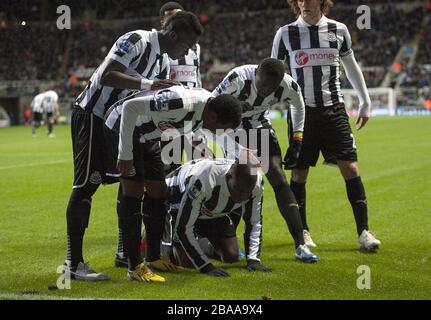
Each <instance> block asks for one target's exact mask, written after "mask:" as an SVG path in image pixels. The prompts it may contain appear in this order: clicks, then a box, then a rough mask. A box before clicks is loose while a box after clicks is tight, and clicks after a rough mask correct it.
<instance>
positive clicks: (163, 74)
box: [156, 53, 171, 80]
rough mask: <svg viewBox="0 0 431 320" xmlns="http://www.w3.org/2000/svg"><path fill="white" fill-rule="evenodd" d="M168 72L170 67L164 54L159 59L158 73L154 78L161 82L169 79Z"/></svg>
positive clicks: (167, 57)
mask: <svg viewBox="0 0 431 320" xmlns="http://www.w3.org/2000/svg"><path fill="white" fill-rule="evenodd" d="M170 72H171V65H170V63H169V56H168V55H167V54H166V53H165V54H163V56H162V58H161V64H160V73H159V74H158V75H157V76H156V78H157V79H161V80H165V79H169V74H170Z"/></svg>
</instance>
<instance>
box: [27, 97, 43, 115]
mask: <svg viewBox="0 0 431 320" xmlns="http://www.w3.org/2000/svg"><path fill="white" fill-rule="evenodd" d="M44 98H45V93H44V92H42V93H39V94H38V95H36V96H35V97H34V98H33V100H32V101H31V104H30V106H31V111H33V113H43V99H44Z"/></svg>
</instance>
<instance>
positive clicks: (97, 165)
mask: <svg viewBox="0 0 431 320" xmlns="http://www.w3.org/2000/svg"><path fill="white" fill-rule="evenodd" d="M71 130H72V132H71V133H72V147H73V165H74V180H73V181H74V182H73V188H82V187H84V186H85V185H86V184H87V183H92V184H96V185H99V184H101V183H113V182H118V179H111V178H108V177H106V175H105V165H104V162H103V150H104V140H103V120H102V119H101V118H99V117H97V116H95V115H94V114H92V113H90V112H87V111H85V110H82V109H81V108H80V107H74V108H73V110H72V125H71Z"/></svg>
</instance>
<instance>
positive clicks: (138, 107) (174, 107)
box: [105, 86, 213, 160]
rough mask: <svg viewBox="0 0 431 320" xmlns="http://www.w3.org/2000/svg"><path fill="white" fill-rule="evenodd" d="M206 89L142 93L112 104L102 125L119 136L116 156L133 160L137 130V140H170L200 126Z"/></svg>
mask: <svg viewBox="0 0 431 320" xmlns="http://www.w3.org/2000/svg"><path fill="white" fill-rule="evenodd" d="M210 98H213V96H212V94H211V92H209V91H207V90H205V89H194V88H188V87H183V86H173V87H170V88H168V89H162V90H156V91H141V92H138V93H135V94H133V95H130V96H129V97H127V98H125V99H123V100H121V101H119V102H117V103H116V104H114V105H113V106H112V107H111V108H110V109H109V111H108V113H107V116H106V121H105V125H106V126H107V127H108V128H109V129H111V130H114V131H117V133H119V135H120V142H119V147H118V157H119V159H122V160H132V159H133V154H132V150H133V131H134V129H135V127H139V133H140V141H141V142H146V141H150V140H161V139H162V136H163V135H164V137H163V138H166V140H170V139H172V138H174V137H176V136H178V135H183V134H186V133H190V132H194V131H196V130H198V129H200V128H201V127H202V113H203V110H204V108H205V105H206V103H207V101H208V99H210Z"/></svg>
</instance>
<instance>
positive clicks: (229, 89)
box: [212, 69, 242, 97]
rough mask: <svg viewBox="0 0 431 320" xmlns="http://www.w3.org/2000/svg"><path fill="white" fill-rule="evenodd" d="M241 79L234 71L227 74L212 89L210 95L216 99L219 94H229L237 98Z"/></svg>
mask: <svg viewBox="0 0 431 320" xmlns="http://www.w3.org/2000/svg"><path fill="white" fill-rule="evenodd" d="M241 82H242V81H241V79H240V77H239V75H238V73H237V71H236V70H235V69H234V70H232V71H231V72H229V73H228V74H227V76H226V77H225V78H224V79H223V81H222V82H221V83H220V84H219V85H218V86H217V87H216V88H215V89H214V91H213V92H212V94H213V95H214V96H215V97H216V96H218V95H221V94H230V95H233V96H235V97H237V96H238V95H239V93H240V91H241Z"/></svg>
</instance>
